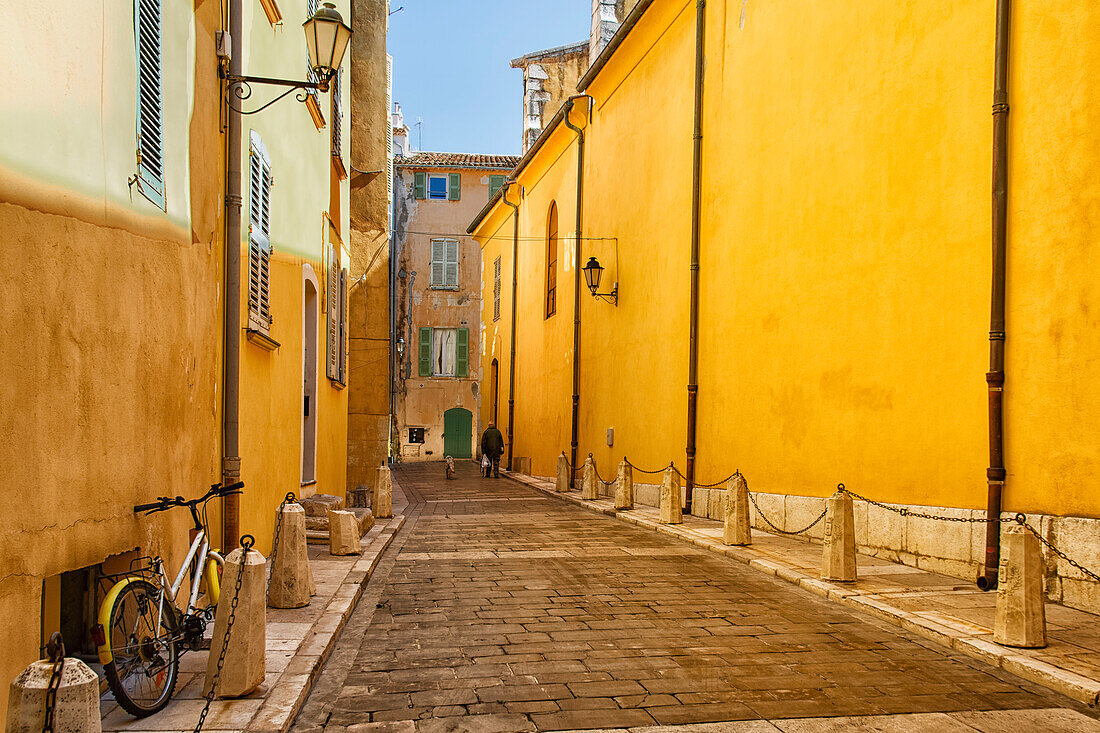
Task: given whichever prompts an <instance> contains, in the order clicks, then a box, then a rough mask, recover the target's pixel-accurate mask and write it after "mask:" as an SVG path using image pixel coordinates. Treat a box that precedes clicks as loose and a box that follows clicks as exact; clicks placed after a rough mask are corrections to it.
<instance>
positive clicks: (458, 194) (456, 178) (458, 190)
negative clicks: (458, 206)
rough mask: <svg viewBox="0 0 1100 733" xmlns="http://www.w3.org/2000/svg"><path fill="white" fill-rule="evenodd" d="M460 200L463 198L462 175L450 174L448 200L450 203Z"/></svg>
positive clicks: (448, 176) (448, 178)
mask: <svg viewBox="0 0 1100 733" xmlns="http://www.w3.org/2000/svg"><path fill="white" fill-rule="evenodd" d="M460 198H462V174H461V173H448V174H447V199H448V200H449V201H458V200H459V199H460Z"/></svg>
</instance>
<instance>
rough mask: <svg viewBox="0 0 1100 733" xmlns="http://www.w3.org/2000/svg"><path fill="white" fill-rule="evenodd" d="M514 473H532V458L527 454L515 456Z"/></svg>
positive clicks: (513, 461) (513, 459) (513, 460)
mask: <svg viewBox="0 0 1100 733" xmlns="http://www.w3.org/2000/svg"><path fill="white" fill-rule="evenodd" d="M512 473H522V474H525V475H527V476H530V475H531V459H530V458H529V457H527V456H514V457H513V458H512Z"/></svg>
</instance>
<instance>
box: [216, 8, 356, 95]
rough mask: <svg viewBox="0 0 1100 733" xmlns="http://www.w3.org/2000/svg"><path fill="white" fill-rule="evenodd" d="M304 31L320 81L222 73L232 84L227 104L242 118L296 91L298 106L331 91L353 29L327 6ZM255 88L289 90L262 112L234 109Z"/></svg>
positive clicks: (304, 27)
mask: <svg viewBox="0 0 1100 733" xmlns="http://www.w3.org/2000/svg"><path fill="white" fill-rule="evenodd" d="M302 30H303V31H304V32H305V36H306V51H307V52H308V54H309V67H310V69H311V70H312V71H313V73H314V75H315V76H316V77H317V81H295V80H292V79H271V78H268V77H265V76H244V75H241V76H234V75H231V74H229V73H227V72H226V71H225V70H224V69H222V72H221V73H222V78H223V79H225V80H226V81H228V82H229V84H228V86H227V87H226V90H225V100H226V103H227V104H229V106H230V107H231V108H232V109H233V111H234V112H238V113H240V114H242V115H254V114H256V113H257V112H261V111H263V110H265V109H267V108H268V107H270V106H271V105H273V104H275V103H276V102H278V101H279V100H280V99H282V98H283V97H285V96H286V95H288V94H290V93H291V92H293V91H294V90H295V89H298V90H300V91H299V92H298V94H297V95H296V97H295V98H296V99H297V100H298V101H299V102H305V101H306V99H307V92H308V91H309V90H313V89H316V90H317V91H320V92H327V91H328V90H329V83H330V82H331V81H332V78H333V77H334V76H336V72H337V70H339V68H340V62H341V61H343V59H344V52H345V51H347V48H348V41H350V40H351V28H350V27H348V25H347V24H346V23H345V22H344V19H343V17H341V15H340V13H339V12H338V11H337V10H336V5H334V4H333V3H325V4H324V6H323V7H321V8H319V9H318V10H317V12H316V13H314V14H313V17H312V18H310V19H309V20H307V21H306V22H305V23H302ZM252 84H271V85H274V86H283V87H290V88H289V89H287V90H286V91H285V92H283V93H282V94H280V95H279V96H277V97H275V99H272V100H271V101H270V102H268V103H267V104H265V105H264V106H262V107H260V108H259V109H254V110H252V111H250V112H245V111H244V110H243V109H238V108H237V107H235V106H234V105H233V102H232V98H236V99H239V100H245V99H248V98H249V97H251V96H252V86H251V85H252Z"/></svg>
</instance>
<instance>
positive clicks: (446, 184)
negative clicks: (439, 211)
mask: <svg viewBox="0 0 1100 733" xmlns="http://www.w3.org/2000/svg"><path fill="white" fill-rule="evenodd" d="M432 181H443V195H442V196H436V195H434V194H433V193H432ZM450 190H451V179H450V178H449V177H447V175H446V174H444V175H442V176H433V175H432V174H431V173H429V174H428V181H427V183H426V184H425V189H424V198H426V199H427V200H429V201H446V200H447V197H448V194H449V193H450Z"/></svg>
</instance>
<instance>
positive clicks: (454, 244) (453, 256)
mask: <svg viewBox="0 0 1100 733" xmlns="http://www.w3.org/2000/svg"><path fill="white" fill-rule="evenodd" d="M445 244H446V246H445V247H444V250H445V252H444V256H445V260H444V265H445V269H446V280H445V282H444V285H445V286H446V287H448V288H457V287H458V240H456V239H448V240H445Z"/></svg>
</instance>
